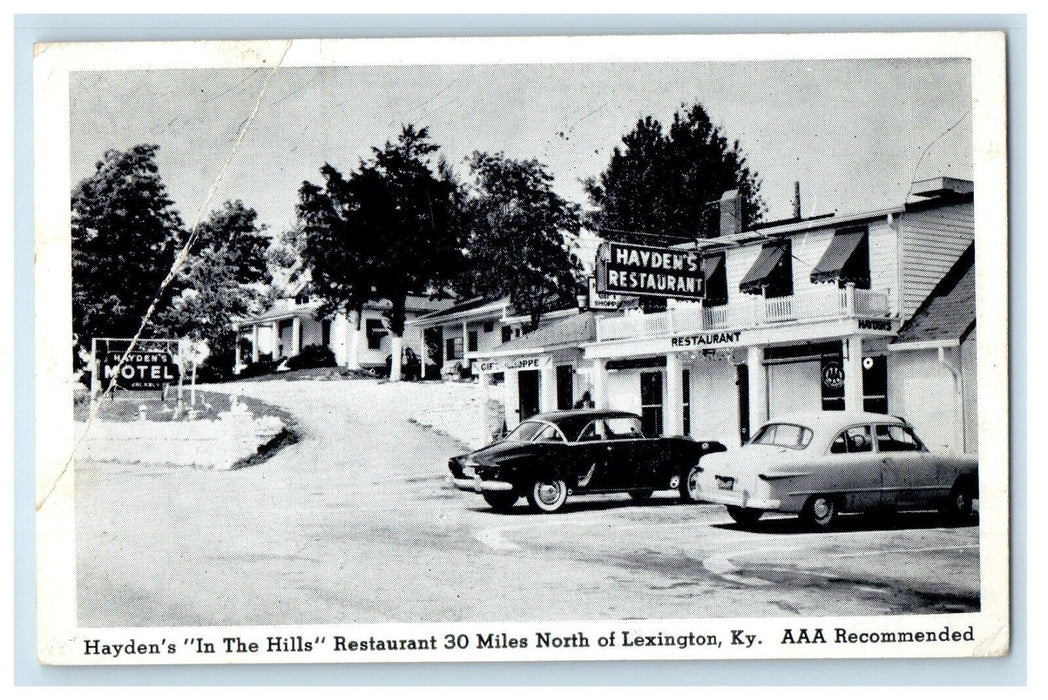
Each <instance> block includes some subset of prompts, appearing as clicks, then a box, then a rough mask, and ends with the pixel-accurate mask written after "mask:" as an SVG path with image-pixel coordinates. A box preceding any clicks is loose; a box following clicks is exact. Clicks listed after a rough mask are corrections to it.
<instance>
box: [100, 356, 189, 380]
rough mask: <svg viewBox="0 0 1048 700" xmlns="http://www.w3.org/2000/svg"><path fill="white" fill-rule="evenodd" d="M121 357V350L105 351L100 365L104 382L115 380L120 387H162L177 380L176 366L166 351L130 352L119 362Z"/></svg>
mask: <svg viewBox="0 0 1048 700" xmlns="http://www.w3.org/2000/svg"><path fill="white" fill-rule="evenodd" d="M123 357H124V353H123V352H122V351H111V352H107V353H106V355H105V360H104V363H103V367H102V380H103V381H104V382H106V383H107V384H108V383H109V381H110V380H115V383H116V386H118V387H120V388H121V389H162V388H164V385H165V384H172V383H174V382H177V381H178V367H177V365H175V364H174V363H173V362H172V361H171V355H169V354H168V353H166V352H132V353H129V354H128V356H127V359H125V360H124V362H123V364H121V363H120V360H121V358H123ZM118 367H119V370H118V369H117V368H118Z"/></svg>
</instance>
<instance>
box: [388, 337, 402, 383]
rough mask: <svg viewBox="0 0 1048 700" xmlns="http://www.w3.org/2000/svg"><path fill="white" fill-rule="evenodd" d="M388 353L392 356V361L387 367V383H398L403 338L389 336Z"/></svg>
mask: <svg viewBox="0 0 1048 700" xmlns="http://www.w3.org/2000/svg"><path fill="white" fill-rule="evenodd" d="M389 352H390V355H391V356H392V361H391V363H390V365H389V381H391V382H399V381H400V365H401V363H402V362H403V355H404V337H403V336H400V335H393V334H390V336H389Z"/></svg>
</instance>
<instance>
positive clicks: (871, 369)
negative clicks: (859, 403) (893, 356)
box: [862, 355, 888, 413]
mask: <svg viewBox="0 0 1048 700" xmlns="http://www.w3.org/2000/svg"><path fill="white" fill-rule="evenodd" d="M862 393H863V410H864V411H867V412H869V413H887V412H888V360H887V358H886V357H885V356H884V355H880V356H877V357H864V358H862Z"/></svg>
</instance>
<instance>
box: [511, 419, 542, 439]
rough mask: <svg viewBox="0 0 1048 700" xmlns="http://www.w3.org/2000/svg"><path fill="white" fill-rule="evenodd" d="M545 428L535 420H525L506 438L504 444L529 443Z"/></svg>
mask: <svg viewBox="0 0 1048 700" xmlns="http://www.w3.org/2000/svg"><path fill="white" fill-rule="evenodd" d="M546 426H547V424H546V423H540V422H539V421H536V420H526V421H524V422H523V423H521V424H520V425H518V426H517V427H516V428H514V429H513V432H512V433H510V434H509V435H507V436H506V442H531V441H532V440H534V439H535V436H536V435H538V434H539V433H540V432H542V429H543V428H545V427H546Z"/></svg>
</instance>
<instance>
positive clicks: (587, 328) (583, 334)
mask: <svg viewBox="0 0 1048 700" xmlns="http://www.w3.org/2000/svg"><path fill="white" fill-rule="evenodd" d="M596 319H597V315H596V314H595V313H593V312H592V311H587V312H585V313H581V314H574V315H572V316H568V317H567V318H563V319H561V320H559V321H555V322H554V323H551V324H549V325H548V326H542V327H541V328H538V329H536V330H533V331H531V332H530V333H525V334H524V335H522V336H520V337H519V338H514V339H513V340H511V341H509V342H507V343H503V344H502V345H499V346H498V347H497V348H495V352H496V353H498V354H500V355H501V354H505V353H507V352H508V351H513V350H540V349H542V348H552V347H561V346H567V345H574V346H577V345H581V344H582V343H591V342H593V341H594V340H596V339H597V320H596Z"/></svg>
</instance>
